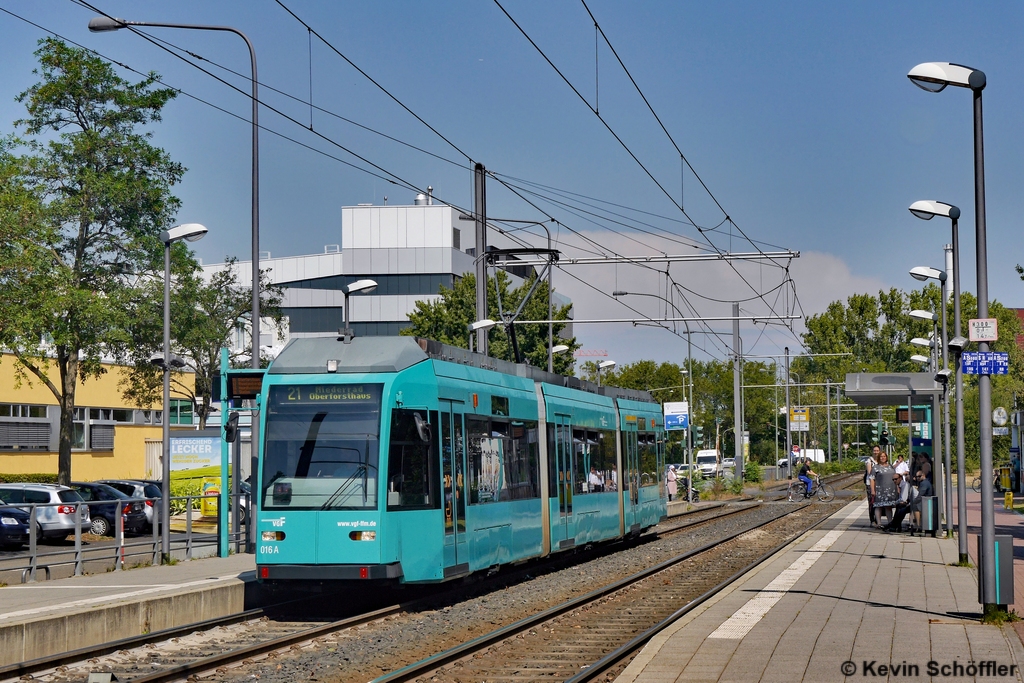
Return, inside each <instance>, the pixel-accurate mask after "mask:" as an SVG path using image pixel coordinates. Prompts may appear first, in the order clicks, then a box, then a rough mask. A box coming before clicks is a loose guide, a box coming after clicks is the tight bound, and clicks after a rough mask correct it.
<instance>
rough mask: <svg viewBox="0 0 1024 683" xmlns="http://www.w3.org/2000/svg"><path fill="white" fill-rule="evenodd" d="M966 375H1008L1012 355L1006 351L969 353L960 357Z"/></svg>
mask: <svg viewBox="0 0 1024 683" xmlns="http://www.w3.org/2000/svg"><path fill="white" fill-rule="evenodd" d="M960 359H961V362H962V363H963V369H964V374H965V375H1007V374H1009V373H1010V354H1008V353H1006V352H1004V351H967V352H965V353H963V354H961V356H960Z"/></svg>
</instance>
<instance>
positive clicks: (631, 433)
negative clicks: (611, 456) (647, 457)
mask: <svg viewBox="0 0 1024 683" xmlns="http://www.w3.org/2000/svg"><path fill="white" fill-rule="evenodd" d="M622 467H623V469H624V470H625V472H623V477H622V479H623V484H624V485H623V488H622V495H623V496H624V497H625V499H624V500H623V508H622V509H623V511H624V513H625V516H626V520H625V521H626V531H627V532H629V531H632V530H633V528H634V527H636V526H638V525H639V524H640V451H639V448H638V446H637V431H636V425H635V423H634V424H633V425H629V424H626V425H623V430H622Z"/></svg>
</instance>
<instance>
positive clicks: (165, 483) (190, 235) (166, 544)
mask: <svg viewBox="0 0 1024 683" xmlns="http://www.w3.org/2000/svg"><path fill="white" fill-rule="evenodd" d="M207 232H208V231H207V229H206V226H203V225H200V224H199V223H184V224H182V225H176V226H175V227H173V228H171V229H170V230H164V231H163V232H161V233H160V241H161V242H163V243H164V353H163V358H162V359H161V361H160V362H158V363H157V365H159V366H160V367H162V368H163V372H164V414H163V420H162V422H163V426H162V434H163V442H162V443H161V450H162V451H163V453H162V456H161V460H162V461H163V462H162V463H161V468H160V469H161V475H162V476H161V488H162V491H161V497H160V518H159V519H158V520H157V523H158V524H160V525H161V527H160V553H161V555H163V561H164V562H167V561H168V560H169V559H170V557H171V524H170V521H171V366H172V365H177V366H178V367H181V366H183V365H184V363H182V362H181V361H180V360H178V362H177V363H175V362H174V361H175V360H177V359H174V358H172V357H171V245H172V244H174V243H175V242H180V241H181V240H186V241H188V242H195V241H197V240H201V239H202V238H203V235H205V234H206V233H207Z"/></svg>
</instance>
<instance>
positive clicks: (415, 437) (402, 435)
mask: <svg viewBox="0 0 1024 683" xmlns="http://www.w3.org/2000/svg"><path fill="white" fill-rule="evenodd" d="M417 415H419V417H420V420H423V418H427V421H428V422H429V425H430V441H429V442H426V441H423V439H422V438H421V436H420V431H419V429H418V428H417V426H416V416H417ZM437 432H438V420H437V411H436V410H431V411H429V413H428V412H427V411H425V410H407V409H402V408H396V409H395V410H393V411H392V412H391V444H390V447H389V450H388V480H387V481H388V509H389V510H408V509H418V510H425V509H437V508H439V507H440V505H441V497H440V495H439V492H438V481H439V480H440V477H439V476H438V472H437V457H436V456H435V455H434V453H435V452H436V449H437V439H438V437H439V434H438V433H437Z"/></svg>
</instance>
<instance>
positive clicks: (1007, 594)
mask: <svg viewBox="0 0 1024 683" xmlns="http://www.w3.org/2000/svg"><path fill="white" fill-rule="evenodd" d="M984 571H985V566H984V565H983V564H982V555H981V536H978V602H979V603H980V604H982V605H984V604H985V596H983V595H982V594H981V577H982V575H983V572H984ZM996 604H997V605H1012V604H1013V536H1010V535H1009V534H996Z"/></svg>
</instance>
